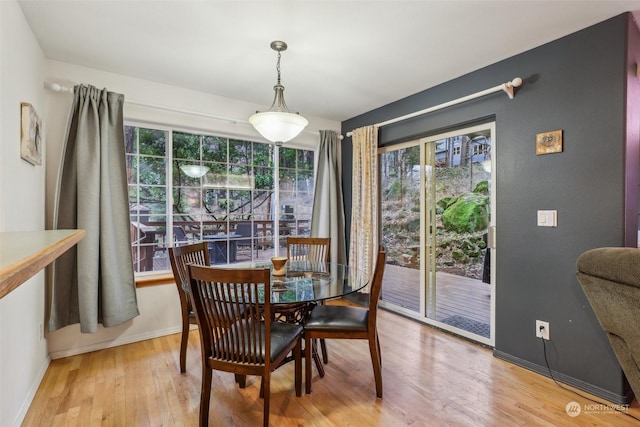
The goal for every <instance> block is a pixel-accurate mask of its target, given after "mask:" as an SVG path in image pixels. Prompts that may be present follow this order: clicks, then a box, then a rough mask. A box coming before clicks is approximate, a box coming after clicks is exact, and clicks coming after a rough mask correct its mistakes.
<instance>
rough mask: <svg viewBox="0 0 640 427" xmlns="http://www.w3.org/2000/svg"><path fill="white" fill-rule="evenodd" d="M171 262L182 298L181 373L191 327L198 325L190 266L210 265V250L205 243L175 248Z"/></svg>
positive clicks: (170, 254) (183, 367)
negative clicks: (191, 289)
mask: <svg viewBox="0 0 640 427" xmlns="http://www.w3.org/2000/svg"><path fill="white" fill-rule="evenodd" d="M168 251H169V261H171V270H173V278H174V280H175V282H176V286H177V288H178V296H179V297H180V311H181V312H182V313H181V314H182V339H181V342H180V372H185V371H186V369H187V345H188V340H189V325H195V324H197V323H198V322H197V320H196V316H195V314H194V313H193V307H192V304H191V299H190V298H189V295H187V292H186V290H187V289H188V286H189V272H188V271H187V267H188V265H189V264H199V265H209V250H208V248H207V244H206V243H204V242H200V243H193V244H190V245H185V246H175V247H172V248H168Z"/></svg>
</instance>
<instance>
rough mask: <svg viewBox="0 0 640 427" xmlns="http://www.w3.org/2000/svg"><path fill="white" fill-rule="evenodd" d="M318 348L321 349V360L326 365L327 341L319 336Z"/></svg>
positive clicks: (327, 360) (327, 355)
mask: <svg viewBox="0 0 640 427" xmlns="http://www.w3.org/2000/svg"><path fill="white" fill-rule="evenodd" d="M320 349H321V350H322V361H323V362H324V364H325V365H326V364H327V363H329V354H328V353H327V343H326V342H325V339H324V338H320Z"/></svg>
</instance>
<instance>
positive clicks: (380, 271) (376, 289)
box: [368, 246, 387, 330]
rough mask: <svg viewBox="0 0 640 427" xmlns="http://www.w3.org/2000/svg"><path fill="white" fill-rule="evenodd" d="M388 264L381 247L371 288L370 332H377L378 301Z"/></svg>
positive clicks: (385, 254)
mask: <svg viewBox="0 0 640 427" xmlns="http://www.w3.org/2000/svg"><path fill="white" fill-rule="evenodd" d="M386 263H387V253H386V252H385V250H384V247H383V246H380V248H379V249H378V259H377V261H376V268H375V270H374V272H373V279H371V287H370V288H369V318H368V326H369V330H375V327H376V320H377V317H378V301H379V300H380V293H381V292H382V278H383V276H384V269H385V266H386Z"/></svg>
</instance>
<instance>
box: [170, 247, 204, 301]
mask: <svg viewBox="0 0 640 427" xmlns="http://www.w3.org/2000/svg"><path fill="white" fill-rule="evenodd" d="M169 260H170V261H171V270H172V271H173V277H174V279H175V281H176V285H178V291H181V293H184V290H186V289H188V280H189V276H188V272H187V264H196V265H209V264H210V262H209V248H208V246H207V243H206V242H199V243H192V244H190V245H184V246H175V247H172V248H169Z"/></svg>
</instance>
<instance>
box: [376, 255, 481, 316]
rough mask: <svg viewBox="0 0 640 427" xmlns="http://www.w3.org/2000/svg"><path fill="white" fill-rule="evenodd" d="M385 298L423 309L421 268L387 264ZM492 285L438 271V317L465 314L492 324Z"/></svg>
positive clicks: (387, 300)
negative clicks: (421, 300)
mask: <svg viewBox="0 0 640 427" xmlns="http://www.w3.org/2000/svg"><path fill="white" fill-rule="evenodd" d="M382 300H383V301H386V302H387V303H390V304H395V305H398V306H400V307H404V308H407V309H409V310H411V311H415V312H419V311H420V306H419V304H420V270H415V269H410V268H405V267H400V266H397V265H387V266H386V268H385V273H384V281H383V285H382ZM490 307H491V287H490V285H488V284H487V283H483V282H482V281H481V280H476V279H470V278H468V277H462V276H456V275H454V274H448V273H436V318H435V320H437V321H443V320H444V319H447V318H449V317H452V316H456V315H457V316H463V317H466V318H468V319H471V320H474V321H476V322H480V323H486V324H489V322H490Z"/></svg>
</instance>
